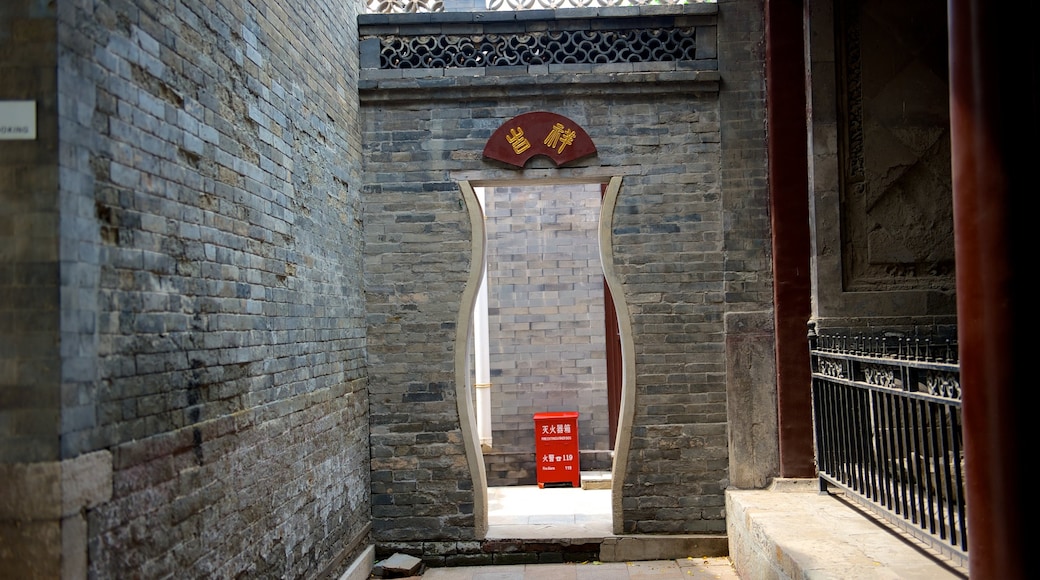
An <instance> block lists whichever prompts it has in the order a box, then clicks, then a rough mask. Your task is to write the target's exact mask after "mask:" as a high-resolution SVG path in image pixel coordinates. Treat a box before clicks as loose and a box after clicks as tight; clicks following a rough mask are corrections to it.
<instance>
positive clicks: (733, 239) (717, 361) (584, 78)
mask: <svg viewBox="0 0 1040 580" xmlns="http://www.w3.org/2000/svg"><path fill="white" fill-rule="evenodd" d="M743 9H746V10H749V11H754V7H753V6H750V5H747V6H744V8H743ZM720 18H721V16H720ZM395 30H398V31H401V32H402V33H403V28H401V27H397V28H395ZM362 34H363V35H364V29H363V30H362ZM706 37H710V36H706ZM713 49H714V46H707V47H705V51H704V52H703V54H705V55H706V57H707V58H714V56H715V53H714V50H713ZM700 54H702V52H701V48H700V47H698V55H700ZM741 58H749V57H747V56H739V57H738V60H739V59H741ZM661 64H662V63H656V65H655V66H653V67H650V68H649V69H648V70H645V71H643V70H635V69H632V68H631V67H630V68H629V69H627V70H626V71H619V70H606V69H602V68H599V67H596V66H595V65H566V66H565V67H564V66H561V67H560V68H559V69H557V68H555V67H553V66H551V65H550V66H548V67H542V68H538V67H533V68H532V70H529V71H527V72H528V74H529V75H531V76H524V75H517V73H516V71H496V70H493V69H492V68H488V69H486V70H484V69H473V70H469V69H466V70H462V69H459V70H450V69H444V70H443V71H440V74H438V71H437V70H434V71H432V72H426V71H404V72H402V71H377V70H371V71H369V70H367V69H365V70H363V71H362V81H361V87H362V92H361V95H362V105H363V112H364V116H365V138H364V140H365V147H366V156H365V157H366V171H365V174H366V180H367V183H368V185H367V186H366V190H365V204H366V205H365V207H366V242H367V243H366V252H365V253H366V288H367V292H368V305H369V313H370V314H369V323H370V326H369V336H370V342H369V345H370V359H369V360H370V363H371V364H372V366H371V369H370V372H371V374H372V384H373V393H372V394H373V401H374V402H373V453H379V454H381V455H382V456H384V457H385V458H386V459H385V460H383V461H378V462H377V461H375V460H374V461H373V479H374V480H378V482H376V481H374V484H373V501H374V503H378V504H381V505H384V506H387V508H386V509H385V510H379V511H378V512H377V513H376V514H375V520H376V530H377V533H376V535H377V538H378V539H379V540H381V541H386V542H396V543H397V544H395V545H404V544H405V543H407V541H409V540H410V541H413V542H418V541H419V540H421V539H422V538H424V537H425V535H426V534H428V530H424V529H423V526H432V528H433V529H434V530H440V532H435V533H442V534H444V535H445V536H446V537H447V536H451V535H452V534H455V533H456V532H461V534H459V535H455V536H454V538H455V539H465V538H467V537H468V536H467V535H466V533H467V532H468V530H469V528H468V526H471V525H472V522H471V521H468V520H467V518H466V515H467V514H468V513H469V510H470V509H471V506H470V505H468V502H469V501H471V499H470V498H471V497H472V496H471V495H470V494H469V493H467V490H466V486H467V485H468V484H469V479H468V472H467V470H466V467H465V463H464V461H463V455H464V453H463V448H462V442H461V430H460V429H459V428H458V423H457V422H458V417H457V414H456V413H455V410H454V397H455V390H454V389H455V386H454V377H453V375H452V373H451V360H452V356H453V346H454V345H453V344H451V341H452V340H453V336H454V330H455V329H454V327H453V326H451V325H452V324H453V323H454V321H455V319H456V316H457V313H458V308H459V301H460V298H461V293H462V289H463V286H464V283H465V273H466V272H467V271H468V269H469V267H470V264H469V257H468V254H467V253H466V250H468V244H467V243H466V242H467V241H468V237H469V225H468V223H467V221H466V220H465V216H464V215H463V213H462V212H463V210H462V197H461V194H460V193H458V190H457V188H456V187H454V184H453V180H454V179H456V178H458V177H459V176H465V177H467V178H469V179H495V178H498V179H510V178H516V177H518V176H520V175H523V174H518V172H516V171H512V170H508V169H504V168H502V167H501V166H499V165H497V164H495V163H489V162H484V161H482V160H481V158H480V151H481V150H482V149H483V147H484V144H485V141H486V140H487V138H488V137H489V136H490V135H491V133H492V132H493V131H494V129H496V128H497V127H498V126H499V125H501V124H502V123H503V122H505V121H506V120H508V119H510V118H512V117H513V116H515V115H517V114H520V113H523V112H527V111H533V110H548V111H552V112H555V113H559V114H562V115H564V116H566V117H568V118H570V119H572V120H574V121H575V122H576V123H578V124H580V125H581V126H582V127H583V128H585V130H586V131H587V132H588V133H589V135H590V136H591V137H592V139H593V140H594V141H595V142H596V143H597V145H598V148H599V153H598V156H597V157H595V158H593V159H590V160H586V161H585V162H580V163H577V164H576V165H575V166H573V167H571V168H570V169H565V170H560V171H559V172H558V173H556V174H558V175H571V176H572V175H575V174H581V173H582V172H583V171H585V172H592V171H596V172H599V174H611V173H614V174H617V175H624V176H625V178H624V182H623V184H622V188H621V193H620V197H619V200H618V206H617V210H616V213H615V216H614V222H613V224H612V226H611V231H612V238H613V251H614V267H615V268H616V270H617V272H618V274H619V275H620V277H621V280H622V284H623V291H624V299H625V300H626V302H627V304H628V308H629V311H630V316H631V323H632V328H633V331H634V343H635V361H634V362H635V365H636V375H637V376H636V384H635V385H634V386H633V387H634V389H635V400H636V405H635V417H634V424H633V426H632V434H631V440H630V443H631V454H630V457H629V461H628V463H627V465H626V466H625V472H624V473H623V474H616V475H615V477H619V476H621V477H623V479H624V487H623V492H622V509H623V516H622V517H623V522H622V527H623V529H624V531H625V532H629V533H695V532H720V533H721V532H724V530H725V514H724V501H723V490H724V489H725V488H726V486H727V483H728V473H727V470H728V465H727V462H728V453H727V434H726V430H727V421H726V367H725V354H726V353H725V328H724V325H723V316H724V314H725V313H726V312H727V311H730V310H734V311H744V310H761V309H762V308H763V305H765V307H768V304H769V302H770V299H771V298H770V295H771V293H770V291H769V290H770V283H771V280H770V277H769V275H768V268H769V262H768V260H767V259H765V258H762V256H761V254H763V253H764V254H765V255H768V252H767V249H768V242H769V239H768V234H767V232H768V230H767V229H762V226H763V225H766V226H767V225H768V223H767V221H765V220H766V214H765V213H764V207H765V206H764V198H763V197H762V195H763V194H764V189H761V187H760V186H762V187H764V181H763V182H762V183H759V182H758V181H756V179H755V175H756V173H757V172H759V171H760V170H762V168H761V167H759V165H758V163H760V162H762V160H764V143H763V142H762V138H763V135H764V134H763V133H762V132H761V131H759V132H757V133H756V132H753V131H746V132H744V133H742V134H741V135H738V137H739V138H740V139H745V140H747V141H746V142H744V145H742V147H743V148H744V149H745V150H746V151H747V153H746V154H747V155H752V156H753V160H757V161H754V162H753V163H752V164H751V166H750V167H749V169H748V171H747V173H746V174H745V175H744V178H745V181H743V182H738V181H736V180H734V179H731V177H735V171H730V170H729V169H728V167H729V166H728V165H726V163H725V162H724V160H723V158H722V141H723V120H724V117H723V109H722V107H721V103H722V102H723V99H724V98H727V97H726V96H724V95H727V91H729V90H734V91H741V90H743V89H742V87H746V83H743V84H738V85H737V86H734V87H733V88H732V89H730V87H729V86H728V85H727V84H725V83H723V84H722V89H721V90H720V88H719V85H716V84H713V83H712V82H711V81H710V79H711V78H712V77H711V76H710V75H707V76H698V75H697V74H696V73H693V72H689V73H684V72H681V71H679V70H675V69H674V68H673V69H672V70H666V69H667V67H663V66H657V65H661ZM741 66H747V65H741ZM636 68H638V67H636ZM749 68H751V69H752V71H753V70H754V66H753V65H752V66H750V67H749ZM534 69H537V70H534ZM500 72H501V74H499V73H500ZM405 73H407V74H405ZM449 73H450V74H449ZM507 73H509V74H507ZM747 76H748V77H749V79H750V80H749V82H750V81H753V80H754V79H753V73H748V74H747ZM705 81H707V82H705ZM760 84H761V83H759V85H760ZM737 96H738V97H740V96H741V95H737ZM744 102H746V103H747V106H748V108H747V109H746V110H745V111H743V112H742V113H741V114H743V115H744V116H746V117H749V118H750V119H752V121H750V122H751V123H753V119H755V118H756V117H757V118H761V117H762V114H761V107H762V106H763V103H762V101H761V99H758V100H756V99H754V98H751V99H747V98H745V99H744ZM756 140H757V141H756ZM752 141H754V143H752ZM738 145H740V144H739V143H738ZM756 147H757V149H756ZM539 167H547V166H545V165H541V166H539ZM527 174H532V175H537V176H546V175H549V176H551V175H553V174H554V170H552V169H539V170H534V171H529V172H527ZM762 175H763V176H764V172H763V173H762ZM726 187H732V188H734V189H733V190H732V191H731V190H728V189H726ZM760 189H761V190H760ZM739 200H744V201H743V203H744V205H743V206H741V205H740V203H739ZM744 208H746V209H744ZM758 208H762V211H761V215H759V213H760V212H759V209H758ZM734 210H736V211H738V212H739V213H740V214H741V215H740V216H737V217H739V219H734V215H732V214H733V212H734ZM745 212H746V213H747V214H748V216H747V217H746V218H745ZM417 215H426V216H427V219H426V220H425V221H426V222H427V223H426V224H425V227H418V226H417V224H415V220H416V216H417ZM745 219H746V221H745ZM399 241H407V243H408V246H407V248H408V254H407V255H401V254H395V253H394V250H395V249H396V248H398V247H399V246H397V245H395V244H396V242H399ZM763 250H765V252H763ZM752 255H754V256H757V257H758V258H759V259H758V260H752V259H751V257H752ZM405 321H407V322H408V325H407V327H406V326H405V325H404V322H405ZM413 329H422V330H426V331H432V332H429V333H428V334H424V333H421V332H420V333H416V332H413V331H412V330H413ZM377 390H378V393H377ZM416 391H420V392H422V393H424V395H425V396H426V397H427V401H420V400H417V399H416V398H415V397H414V394H415V393H416ZM449 400H450V401H451V404H450V405H445V404H444V402H445V401H449ZM376 401H378V402H376ZM377 406H378V407H379V410H378V412H377V411H376V407H377ZM431 415H432V416H434V417H436V418H437V421H436V422H435V423H434V422H430V421H428V420H427V419H426V418H427V417H430V416H431ZM434 427H436V428H441V427H449V431H448V432H447V433H446V434H445V440H446V441H448V442H449V443H451V445H449V446H445V447H444V448H442V449H438V456H437V458H436V461H435V460H433V459H431V457H430V456H429V452H428V451H427V449H426V446H425V445H421V444H420V443H421V441H422V439H423V437H429V436H431V435H430V434H428V433H425V432H426V431H430V430H431V429H432V428H434ZM449 453H450V454H451V457H452V458H457V459H453V460H452V461H453V463H452V471H441V473H443V474H444V475H445V476H446V477H445V478H444V479H438V477H437V476H436V474H437V473H438V472H437V471H435V468H437V467H440V466H441V465H443V464H444V463H446V462H448V461H449V459H448V457H446V456H447V454H449ZM417 474H419V475H422V479H421V480H417V479H414V477H415V476H416V475H417ZM410 478H412V479H410ZM377 498H378V499H377ZM458 498H462V501H463V502H464V504H463V505H462V506H461V508H456V505H454V503H455V502H457V501H459V499H458ZM414 505H421V506H422V509H421V510H420V511H421V512H422V513H423V514H428V516H429V517H428V518H426V519H424V520H422V521H420V520H418V519H417V518H416V517H415V515H417V514H416V513H415V512H414V510H410V509H405V506H414ZM460 527H461V528H462V529H459V528H460ZM417 545H419V546H421V544H417ZM417 549H419V550H421V547H419V548H417Z"/></svg>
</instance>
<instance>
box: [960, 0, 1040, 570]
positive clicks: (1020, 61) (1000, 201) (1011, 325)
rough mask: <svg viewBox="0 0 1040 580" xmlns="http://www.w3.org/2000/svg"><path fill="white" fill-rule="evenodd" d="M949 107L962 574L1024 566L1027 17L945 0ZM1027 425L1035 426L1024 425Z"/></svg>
mask: <svg viewBox="0 0 1040 580" xmlns="http://www.w3.org/2000/svg"><path fill="white" fill-rule="evenodd" d="M949 7H950V87H951V88H950V118H951V141H952V142H951V147H952V152H953V195H954V227H955V234H956V256H957V320H958V331H959V334H960V336H959V339H960V358H961V383H962V389H963V408H964V426H963V428H964V436H965V443H964V451H965V470H966V476H965V479H966V485H967V487H966V494H967V507H968V557H969V568H970V570H969V573H970V576H971V577H972V578H1000V579H1001V580H1012V579H1018V578H1025V574H1026V569H1027V566H1026V563H1025V551H1024V549H1023V548H1024V546H1025V543H1026V541H1027V538H1029V537H1030V536H1029V534H1028V533H1027V531H1026V528H1025V520H1026V513H1027V512H1028V511H1029V510H1028V509H1027V507H1026V506H1028V505H1030V504H1031V503H1032V500H1033V498H1032V497H1031V496H1030V497H1027V496H1026V494H1025V491H1026V485H1025V482H1026V479H1025V475H1026V472H1025V471H1026V466H1028V465H1030V464H1032V463H1033V462H1034V458H1033V454H1032V453H1031V452H1032V449H1030V448H1029V447H1028V446H1030V445H1031V444H1032V442H1033V440H1034V439H1035V435H1033V434H1032V433H1027V432H1026V424H1027V423H1026V421H1027V418H1026V413H1027V412H1029V411H1031V410H1032V406H1031V404H1030V403H1031V401H1032V398H1031V397H1028V396H1027V392H1026V390H1027V389H1029V388H1031V387H1032V385H1034V384H1035V377H1030V375H1029V374H1027V373H1028V368H1027V364H1028V358H1029V355H1030V353H1028V352H1026V351H1027V350H1029V349H1030V348H1032V346H1033V344H1035V342H1036V341H1035V338H1033V337H1031V336H1030V335H1029V334H1027V333H1029V332H1030V330H1034V328H1032V327H1033V324H1034V323H1035V317H1034V316H1033V315H1032V314H1031V311H1032V310H1033V308H1034V307H1035V304H1030V302H1027V300H1028V296H1027V294H1026V285H1025V284H1026V280H1027V278H1028V277H1030V275H1031V273H1032V271H1033V270H1035V268H1036V259H1035V255H1032V254H1034V250H1033V248H1032V247H1031V245H1035V239H1034V240H1030V239H1029V237H1030V236H1028V231H1029V228H1030V227H1035V225H1033V224H1032V223H1030V222H1035V218H1034V217H1033V216H1035V213H1032V212H1031V211H1030V209H1031V208H1029V207H1027V204H1029V205H1034V203H1035V202H1034V200H1033V199H1031V198H1035V197H1036V196H1037V192H1038V190H1037V186H1036V183H1037V176H1036V172H1035V169H1034V168H1035V166H1036V163H1037V160H1036V159H1035V154H1036V138H1037V131H1038V129H1040V126H1038V123H1037V115H1038V113H1037V82H1038V81H1037V78H1038V77H1037V75H1038V70H1040V63H1038V62H1037V58H1036V48H1035V43H1036V39H1035V33H1033V32H1032V31H1029V30H1027V27H1032V26H1033V25H1032V23H1031V22H1029V21H1030V20H1031V19H1028V18H1023V17H1022V16H1023V15H1022V14H1016V13H1015V12H1014V11H1008V10H1007V9H1006V8H1007V6H1006V5H1005V6H1001V5H1000V4H998V3H993V2H988V1H987V0H950V2H949ZM1030 435H1033V437H1030Z"/></svg>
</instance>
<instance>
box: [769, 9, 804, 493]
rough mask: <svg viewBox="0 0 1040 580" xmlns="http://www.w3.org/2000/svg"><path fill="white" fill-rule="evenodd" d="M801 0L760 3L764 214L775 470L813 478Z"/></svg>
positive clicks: (791, 475) (783, 474)
mask: <svg viewBox="0 0 1040 580" xmlns="http://www.w3.org/2000/svg"><path fill="white" fill-rule="evenodd" d="M802 19H803V8H802V0H767V2H766V79H767V82H766V110H767V116H768V117H767V118H768V123H769V143H768V147H769V213H770V218H771V226H772V231H773V238H772V243H773V304H774V316H775V325H776V373H777V376H776V384H777V406H778V413H779V417H778V419H779V439H780V476H781V477H814V476H815V475H816V467H815V463H814V461H813V434H812V395H811V390H810V387H811V384H810V381H811V377H810V374H809V343H808V339H807V337H806V322H808V320H809V316H810V304H809V297H810V293H811V288H810V278H809V253H810V245H809V177H808V165H809V162H808V142H807V137H806V135H807V130H806V113H805V102H806V101H805V92H806V86H805V80H806V76H805V70H806V69H805V50H804V39H803V32H802V30H803V21H802Z"/></svg>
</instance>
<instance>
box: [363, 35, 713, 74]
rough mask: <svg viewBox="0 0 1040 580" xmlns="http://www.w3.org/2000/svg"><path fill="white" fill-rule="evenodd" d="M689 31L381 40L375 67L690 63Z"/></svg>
mask: <svg viewBox="0 0 1040 580" xmlns="http://www.w3.org/2000/svg"><path fill="white" fill-rule="evenodd" d="M696 49H697V44H696V42H695V31H694V29H693V28H685V29H678V28H673V29H628V30H574V31H557V32H553V31H548V32H533V33H528V34H510V35H498V34H481V35H472V36H453V35H444V36H384V37H382V38H381V48H380V55H379V61H380V62H379V68H382V69H412V68H455V67H489V66H515V65H532V64H606V63H637V62H664V61H679V60H694V59H695V58H696Z"/></svg>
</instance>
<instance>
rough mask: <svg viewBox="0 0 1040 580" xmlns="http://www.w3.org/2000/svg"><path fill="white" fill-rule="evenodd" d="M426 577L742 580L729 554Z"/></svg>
mask: <svg viewBox="0 0 1040 580" xmlns="http://www.w3.org/2000/svg"><path fill="white" fill-rule="evenodd" d="M422 578H423V580H739V578H740V577H739V576H737V572H736V570H734V569H733V565H732V563H731V562H730V561H729V559H728V558H684V559H679V560H651V561H647V562H612V563H603V562H582V563H573V564H519V565H514V566H467V567H458V568H430V569H428V570H427V571H426V573H425V574H423V576H422Z"/></svg>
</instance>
